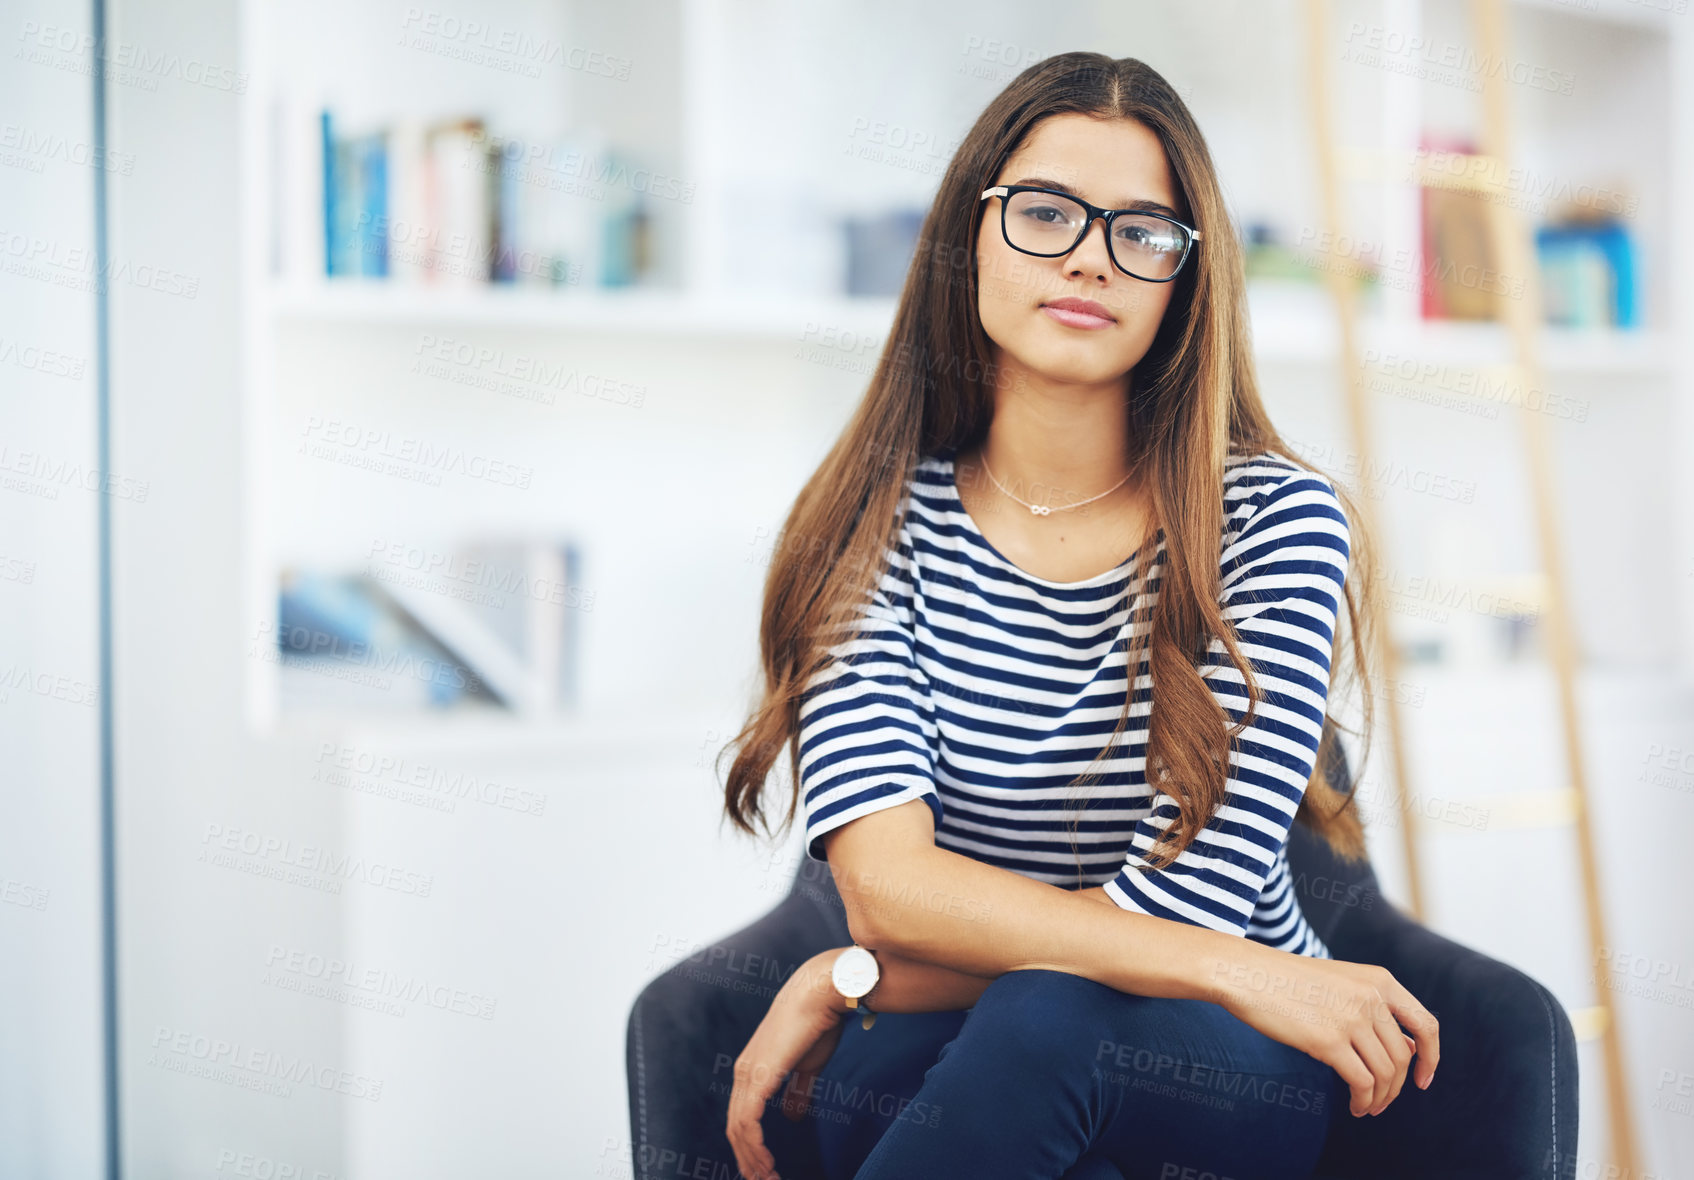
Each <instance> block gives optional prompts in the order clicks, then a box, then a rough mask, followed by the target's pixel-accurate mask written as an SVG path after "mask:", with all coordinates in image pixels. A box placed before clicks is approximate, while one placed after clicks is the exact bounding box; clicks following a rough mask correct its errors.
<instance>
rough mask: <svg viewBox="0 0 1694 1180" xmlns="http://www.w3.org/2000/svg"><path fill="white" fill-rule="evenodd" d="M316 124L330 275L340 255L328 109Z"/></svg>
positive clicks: (325, 252)
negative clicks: (320, 136)
mask: <svg viewBox="0 0 1694 1180" xmlns="http://www.w3.org/2000/svg"><path fill="white" fill-rule="evenodd" d="M318 125H319V127H320V128H321V129H322V132H323V153H324V192H323V203H324V274H326V275H332V274H336V273H337V270H336V259H337V258H338V257H339V255H340V251H339V250H338V249H337V246H336V240H335V239H336V234H335V225H336V210H335V193H336V188H337V185H338V183H339V182H338V180H337V178H336V161H335V135H334V129H333V127H332V126H331V123H330V115H329V112H328V111H325V112H324V113H323V117H322V118H321V119H320V120H319V121H318Z"/></svg>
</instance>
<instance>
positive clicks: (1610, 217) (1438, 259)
mask: <svg viewBox="0 0 1694 1180" xmlns="http://www.w3.org/2000/svg"><path fill="white" fill-rule="evenodd" d="M1423 147H1424V149H1425V150H1426V151H1429V150H1434V151H1437V152H1440V153H1443V154H1447V153H1453V154H1461V155H1470V154H1473V153H1474V150H1475V149H1474V147H1473V146H1472V145H1471V144H1470V143H1469V142H1466V141H1463V140H1455V141H1447V142H1436V141H1434V140H1432V139H1431V138H1429V137H1425V139H1424V140H1423ZM1599 191H1602V192H1608V193H1615V192H1616V190H1614V189H1613V188H1610V187H1603V188H1601V189H1600V190H1599ZM1420 195H1421V200H1422V230H1423V266H1422V275H1423V280H1422V285H1421V291H1422V307H1423V314H1424V316H1425V317H1426V318H1430V319H1463V320H1491V319H1494V318H1496V314H1497V307H1496V300H1497V299H1498V298H1499V295H1500V293H1501V292H1502V291H1504V292H1507V293H1510V292H1511V290H1512V288H1513V287H1514V286H1515V285H1517V284H1520V283H1522V282H1523V281H1525V279H1526V277H1527V276H1513V275H1507V274H1502V273H1500V271H1499V268H1498V262H1497V255H1496V251H1495V249H1494V245H1493V240H1492V234H1491V226H1490V223H1489V222H1490V215H1491V209H1490V207H1489V201H1490V200H1491V199H1493V200H1498V199H1503V198H1502V197H1501V196H1499V195H1498V194H1496V195H1495V196H1494V197H1492V198H1491V197H1486V196H1483V195H1479V194H1477V193H1474V192H1471V191H1468V190H1466V189H1463V188H1459V187H1443V186H1440V185H1426V186H1425V187H1424V188H1423V189H1422V190H1421V194H1420ZM1534 234H1535V261H1536V266H1535V269H1536V271H1537V272H1538V278H1537V280H1536V281H1538V282H1539V284H1540V292H1541V297H1542V317H1543V319H1544V320H1545V322H1547V323H1550V324H1558V325H1561V326H1566V327H1586V328H1595V327H1603V328H1635V327H1639V326H1640V312H1639V308H1638V291H1637V282H1636V266H1635V254H1636V247H1635V235H1634V233H1633V232H1632V231H1631V230H1630V228H1629V226H1628V225H1627V224H1626V223H1625V222H1624V221H1623V220H1622V219H1620V218H1619V217H1618V216H1616V215H1615V214H1613V213H1610V212H1606V211H1601V210H1599V209H1597V208H1593V207H1584V206H1575V205H1573V206H1569V207H1566V208H1562V209H1556V210H1553V211H1551V212H1550V215H1549V219H1548V221H1547V222H1546V223H1544V224H1542V225H1539V226H1537V227H1535V231H1534Z"/></svg>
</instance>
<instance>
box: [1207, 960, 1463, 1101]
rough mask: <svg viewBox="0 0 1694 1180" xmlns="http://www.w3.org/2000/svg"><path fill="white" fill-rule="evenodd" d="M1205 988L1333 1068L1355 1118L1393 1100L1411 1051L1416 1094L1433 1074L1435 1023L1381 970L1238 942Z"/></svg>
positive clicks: (1437, 1047)
mask: <svg viewBox="0 0 1694 1180" xmlns="http://www.w3.org/2000/svg"><path fill="white" fill-rule="evenodd" d="M1209 985H1210V987H1211V988H1212V990H1213V992H1214V995H1213V1000H1214V1002H1215V1003H1217V1004H1219V1005H1221V1006H1222V1007H1223V1008H1224V1009H1225V1010H1227V1011H1228V1012H1229V1013H1231V1014H1232V1015H1234V1016H1236V1017H1238V1018H1239V1019H1241V1020H1243V1021H1245V1022H1246V1023H1248V1024H1250V1025H1252V1026H1253V1027H1254V1028H1256V1029H1258V1030H1259V1031H1260V1032H1262V1033H1264V1034H1265V1035H1266V1036H1269V1037H1274V1038H1275V1039H1276V1040H1278V1041H1281V1042H1282V1043H1283V1044H1285V1045H1292V1046H1293V1047H1294V1048H1296V1049H1299V1050H1300V1051H1301V1052H1303V1053H1306V1054H1308V1055H1309V1056H1312V1057H1315V1058H1317V1059H1318V1060H1319V1061H1322V1062H1324V1063H1325V1064H1327V1065H1330V1066H1332V1067H1333V1068H1334V1069H1335V1072H1336V1073H1338V1074H1340V1075H1341V1078H1342V1080H1343V1081H1345V1082H1346V1083H1347V1084H1348V1086H1350V1087H1351V1088H1352V1091H1353V1101H1352V1112H1353V1114H1354V1115H1355V1116H1359V1115H1364V1114H1373V1115H1375V1114H1381V1113H1382V1112H1383V1111H1384V1110H1386V1109H1387V1108H1388V1104H1389V1103H1390V1102H1393V1101H1394V1099H1396V1098H1398V1097H1399V1096H1400V1088H1401V1087H1402V1086H1404V1085H1405V1083H1406V1067H1407V1065H1408V1064H1410V1062H1411V1060H1412V1057H1413V1055H1414V1054H1415V1055H1416V1056H1417V1059H1418V1068H1417V1073H1416V1075H1415V1076H1416V1079H1417V1085H1418V1089H1420V1090H1423V1089H1428V1087H1429V1083H1430V1082H1431V1081H1432V1080H1433V1079H1434V1077H1435V1067H1436V1065H1437V1064H1439V1063H1440V1060H1441V1034H1440V1025H1439V1024H1438V1023H1437V1021H1436V1019H1435V1017H1433V1016H1431V1015H1430V1014H1429V1012H1428V1011H1427V1010H1426V1009H1425V1008H1424V1006H1423V1005H1422V1004H1420V1003H1418V1001H1417V1000H1416V998H1414V997H1413V995H1412V993H1411V992H1409V991H1407V990H1406V989H1405V988H1404V987H1402V986H1401V985H1400V982H1399V981H1398V980H1396V979H1395V978H1394V976H1393V975H1391V974H1389V972H1388V970H1387V969H1386V968H1384V967H1377V966H1373V965H1371V964H1368V963H1343V962H1340V961H1338V960H1334V959H1316V958H1312V957H1311V956H1309V955H1296V954H1291V953H1289V952H1287V951H1278V950H1273V949H1271V948H1270V947H1267V946H1264V945H1262V944H1259V943H1252V942H1247V941H1245V940H1243V941H1242V945H1241V947H1240V948H1239V953H1236V954H1231V955H1230V956H1229V958H1227V959H1226V960H1223V961H1220V962H1219V963H1217V964H1216V966H1215V967H1214V971H1213V978H1212V979H1211V980H1210V981H1209ZM1401 1026H1404V1029H1402V1027H1401ZM1407 1031H1409V1032H1410V1033H1411V1035H1410V1036H1408V1035H1406V1034H1407Z"/></svg>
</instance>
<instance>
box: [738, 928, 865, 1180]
mask: <svg viewBox="0 0 1694 1180" xmlns="http://www.w3.org/2000/svg"><path fill="white" fill-rule="evenodd" d="M842 949H843V948H839V947H838V948H836V949H834V950H828V951H824V952H823V953H822V954H819V955H814V956H813V957H812V958H810V959H807V960H806V961H805V962H804V963H802V964H801V965H800V966H799V967H798V968H796V969H795V971H794V974H792V975H790V976H789V977H788V981H787V982H786V983H784V984H783V985H782V989H781V990H780V991H778V992H777V993H776V998H775V999H773V1000H772V1001H771V1006H770V1010H769V1011H768V1012H766V1013H765V1018H764V1019H763V1020H761V1021H760V1022H759V1027H758V1028H757V1029H755V1030H754V1031H753V1036H752V1039H751V1040H749V1041H748V1042H747V1047H746V1048H745V1049H743V1050H741V1056H739V1057H737V1058H736V1059H735V1085H734V1088H733V1089H731V1090H730V1094H729V1125H728V1132H729V1145H730V1147H731V1149H732V1150H734V1152H735V1162H736V1164H737V1165H739V1166H740V1168H741V1172H742V1174H743V1175H744V1176H747V1177H750V1178H751V1180H781V1177H779V1176H778V1175H777V1173H776V1160H775V1158H774V1157H773V1156H772V1155H771V1153H770V1150H769V1149H768V1148H767V1147H766V1146H765V1135H764V1131H763V1129H762V1128H761V1127H760V1126H759V1118H760V1116H762V1115H763V1114H764V1111H765V1105H766V1104H767V1103H768V1102H769V1101H770V1098H771V1095H772V1094H774V1093H776V1088H777V1087H778V1086H780V1085H781V1084H782V1081H783V1079H784V1078H785V1077H787V1076H788V1074H789V1072H790V1071H792V1072H793V1074H794V1080H793V1082H792V1084H790V1086H789V1087H788V1089H787V1091H786V1092H785V1093H784V1094H783V1099H782V1113H783V1115H784V1116H785V1117H787V1118H788V1119H790V1120H798V1119H800V1118H803V1117H804V1116H805V1113H806V1106H807V1102H806V1099H807V1096H808V1095H809V1094H810V1093H811V1090H812V1086H813V1085H814V1084H815V1082H816V1078H817V1072H818V1070H820V1069H822V1068H823V1067H824V1064H825V1063H826V1062H828V1061H829V1056H830V1054H831V1053H833V1052H835V1045H836V1042H838V1041H839V1040H840V1039H841V1030H842V1028H843V1027H844V1025H845V1023H846V1021H845V1017H846V1015H847V1012H848V1008H847V1005H846V1003H845V1002H844V1001H843V1000H842V998H841V994H840V993H839V992H837V991H836V990H835V984H834V983H833V981H832V980H831V979H830V969H831V968H832V967H833V966H834V965H835V957H836V956H837V955H839V954H840V953H841V950H842Z"/></svg>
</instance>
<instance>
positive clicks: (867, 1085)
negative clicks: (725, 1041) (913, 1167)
mask: <svg viewBox="0 0 1694 1180" xmlns="http://www.w3.org/2000/svg"><path fill="white" fill-rule="evenodd" d="M965 1017H966V1013H965V1012H963V1011H959V1012H882V1013H879V1014H878V1015H877V1018H876V1020H875V1021H874V1022H873V1023H872V1025H871V1027H870V1028H868V1029H867V1028H865V1027H864V1026H863V1024H862V1022H861V1021H860V1020H859V1018H858V1017H857V1016H851V1017H848V1019H847V1022H846V1025H845V1027H844V1028H843V1029H842V1031H841V1040H840V1042H839V1043H838V1044H837V1045H836V1047H835V1052H834V1053H832V1054H831V1055H830V1059H829V1061H828V1063H827V1064H826V1065H825V1066H824V1068H823V1069H822V1070H821V1071H820V1072H819V1074H818V1077H817V1081H816V1083H815V1084H814V1085H813V1087H812V1089H811V1091H810V1094H809V1098H810V1103H809V1107H808V1109H807V1112H806V1119H807V1121H809V1122H811V1123H812V1124H813V1126H814V1127H815V1128H816V1131H817V1141H818V1149H819V1153H820V1155H821V1157H822V1160H823V1165H824V1172H825V1176H826V1177H827V1178H828V1180H849V1178H850V1177H852V1176H853V1175H854V1174H855V1173H857V1171H858V1170H859V1165H860V1164H861V1163H863V1162H864V1159H865V1157H866V1156H867V1155H869V1154H870V1151H871V1149H872V1148H873V1147H875V1146H876V1144H877V1142H878V1140H880V1139H881V1138H882V1136H883V1135H884V1134H886V1133H887V1131H888V1129H889V1128H890V1127H891V1126H894V1125H896V1124H898V1123H904V1124H906V1125H908V1126H912V1127H915V1128H924V1127H928V1126H930V1125H932V1124H934V1123H935V1122H936V1121H937V1119H938V1117H939V1112H938V1111H935V1110H933V1109H930V1108H929V1106H928V1105H927V1104H926V1103H924V1102H923V1101H921V1100H920V1099H919V1098H918V1092H919V1090H920V1089H922V1087H923V1082H924V1074H925V1072H926V1071H927V1070H928V1069H929V1068H930V1066H932V1065H934V1064H935V1060H936V1058H937V1057H938V1056H939V1055H940V1053H941V1048H942V1046H944V1045H945V1044H947V1042H948V1041H951V1040H952V1039H953V1038H954V1037H955V1036H957V1035H958V1032H959V1029H960V1027H961V1025H962V1024H963V1023H964V1020H965ZM773 1105H776V1104H773ZM782 1117H783V1115H782V1113H781V1111H780V1109H776V1110H773V1111H772V1112H768V1113H767V1114H766V1116H765V1118H766V1119H767V1120H770V1119H781V1118H782ZM778 1170H779V1171H780V1170H781V1161H780V1160H779V1161H778Z"/></svg>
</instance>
